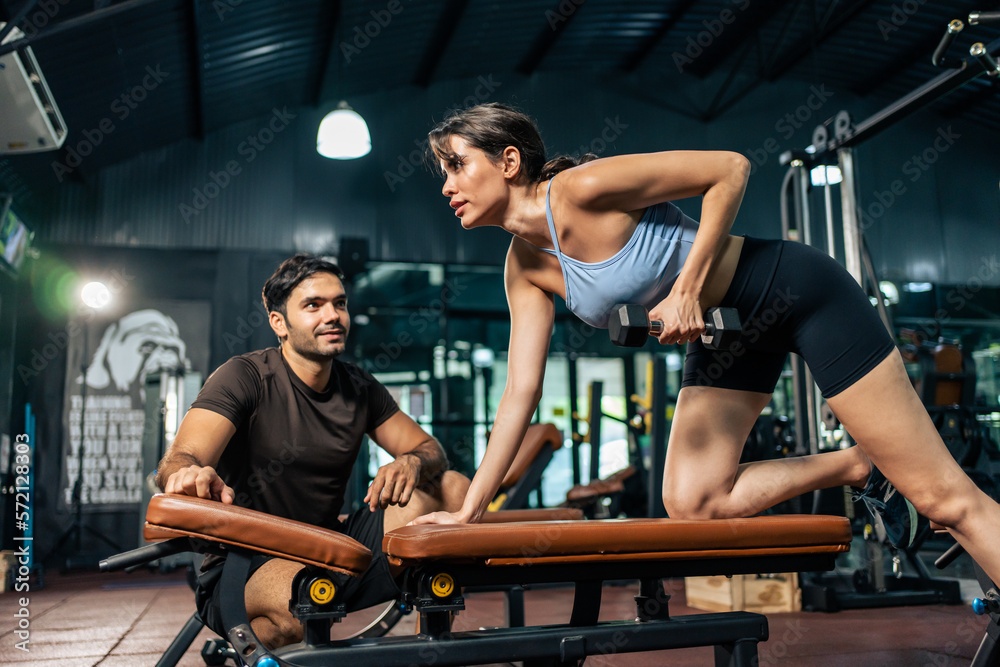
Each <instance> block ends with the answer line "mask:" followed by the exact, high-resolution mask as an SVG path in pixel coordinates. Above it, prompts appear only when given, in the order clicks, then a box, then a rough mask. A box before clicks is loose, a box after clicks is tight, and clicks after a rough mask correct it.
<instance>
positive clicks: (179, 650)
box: [156, 612, 205, 667]
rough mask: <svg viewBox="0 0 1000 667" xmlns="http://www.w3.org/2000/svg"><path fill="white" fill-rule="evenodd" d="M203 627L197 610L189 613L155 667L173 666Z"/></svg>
mask: <svg viewBox="0 0 1000 667" xmlns="http://www.w3.org/2000/svg"><path fill="white" fill-rule="evenodd" d="M203 627H205V624H204V623H202V621H201V617H200V616H198V612H195V613H193V614H191V618H189V619H188V620H187V623H185V624H184V627H183V628H182V629H181V631H180V632H178V633H177V636H176V637H174V641H172V642H170V646H169V647H167V650H166V651H164V652H163V655H162V656H161V657H160V660H159V662H157V663H156V667H175V666H176V665H177V663H178V662H180V660H181V658H182V657H183V656H184V653H185V651H187V650H188V647H190V646H191V642H193V641H194V638H195V637H197V636H198V633H199V632H201V629H202V628H203Z"/></svg>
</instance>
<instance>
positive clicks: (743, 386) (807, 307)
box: [681, 237, 896, 398]
mask: <svg viewBox="0 0 1000 667" xmlns="http://www.w3.org/2000/svg"><path fill="white" fill-rule="evenodd" d="M719 305H720V306H729V307H732V308H736V310H737V311H738V312H739V314H740V322H741V323H742V325H743V331H742V333H741V336H740V338H739V340H738V341H737V342H736V343H735V344H734V345H733V346H732V347H731V348H729V349H724V350H710V349H708V348H706V347H705V346H704V345H703V344H702V342H701V340H697V341H694V342H693V343H688V346H687V357H686V359H685V361H684V379H683V381H682V383H681V386H684V387H688V386H701V387H722V388H725V389H740V390H744V391H755V392H760V393H765V394H769V393H771V392H773V391H774V387H775V385H776V384H777V382H778V377H779V376H780V375H781V371H782V369H783V368H784V366H785V360H786V359H787V358H788V353H789V352H794V353H795V354H798V355H799V356H801V357H802V358H803V359H804V360H805V362H806V364H807V365H808V366H809V370H810V371H812V374H813V378H814V379H815V380H816V384H817V385H818V386H819V388H820V391H821V392H822V393H823V396H824V397H826V398H831V397H833V396H836V395H837V394H839V393H840V392H842V391H844V390H845V389H847V388H848V387H850V386H851V385H852V384H854V383H855V382H857V381H858V380H860V379H861V378H862V377H864V375H865V374H867V373H868V372H869V371H871V370H872V369H873V368H875V366H877V365H878V364H879V363H881V362H882V361H883V360H884V359H885V358H886V357H887V356H889V354H890V353H892V352H893V350H895V349H896V344H895V341H894V340H893V338H892V336H890V335H889V332H888V330H887V329H886V327H885V325H884V324H883V323H882V320H881V319H879V316H878V313H877V311H876V310H875V308H874V307H873V306H872V304H871V302H870V301H869V300H868V297H867V295H866V294H865V293H864V291H863V290H862V289H861V287H860V286H859V285H858V283H857V281H856V280H855V279H854V278H853V276H851V274H850V273H848V272H847V271H846V270H845V269H844V268H843V267H842V266H841V265H840V264H838V263H837V261H836V260H834V259H833V258H831V257H830V256H829V255H827V254H826V253H824V252H821V251H819V250H817V249H815V248H812V247H810V246H807V245H804V244H802V243H796V242H793V241H762V240H760V239H754V238H749V237H747V238H745V239H744V241H743V249H742V251H741V252H740V259H739V262H738V264H737V267H736V272H735V274H734V276H733V280H732V283H731V284H730V286H729V290H728V291H727V292H726V295H725V296H724V297H723V299H722V302H721V303H720V304H719Z"/></svg>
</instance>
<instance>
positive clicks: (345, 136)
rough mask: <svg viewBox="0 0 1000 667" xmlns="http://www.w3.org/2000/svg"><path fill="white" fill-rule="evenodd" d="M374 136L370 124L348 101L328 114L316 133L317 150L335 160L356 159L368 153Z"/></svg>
mask: <svg viewBox="0 0 1000 667" xmlns="http://www.w3.org/2000/svg"><path fill="white" fill-rule="evenodd" d="M371 150H372V138H371V134H369V133H368V124H367V123H365V119H364V118H362V117H361V116H360V115H359V114H358V113H357V112H356V111H354V110H353V109H352V108H351V107H350V106H349V105H348V104H347V102H341V103H340V104H338V105H337V108H336V109H335V110H333V111H331V112H330V113H328V114H327V115H326V117H325V118H323V120H322V122H320V124H319V131H318V132H317V133H316V152H317V153H319V154H320V155H322V156H323V157H328V158H331V159H333V160H354V159H356V158H359V157H363V156H365V155H368V153H370V152H371Z"/></svg>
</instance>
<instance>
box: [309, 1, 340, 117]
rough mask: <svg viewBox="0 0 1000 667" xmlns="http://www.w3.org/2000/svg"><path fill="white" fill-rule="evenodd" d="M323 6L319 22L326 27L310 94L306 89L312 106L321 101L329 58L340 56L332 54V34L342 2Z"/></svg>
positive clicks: (336, 24) (335, 28)
mask: <svg viewBox="0 0 1000 667" xmlns="http://www.w3.org/2000/svg"><path fill="white" fill-rule="evenodd" d="M323 6H324V8H326V12H325V13H321V19H320V23H321V24H322V25H324V26H326V28H325V32H324V33H323V34H322V37H321V38H320V45H319V56H320V57H319V62H318V63H317V64H316V78H315V79H313V81H312V87H311V89H310V90H311V91H312V94H311V95H309V93H308V91H307V97H310V98H311V100H312V105H313V106H314V107H318V106H319V105H320V103H322V102H323V84H324V83H325V82H326V74H327V72H328V71H329V69H330V60H331V59H333V58H334V57H336V58H340V56H339V55H337V56H334V54H333V49H334V46H335V45H334V42H335V41H336V40H335V39H334V36H335V35H336V34H337V26H338V25H339V24H340V10H341V7H342V6H343V3H342V2H340V0H333V1H332V2H325V3H323Z"/></svg>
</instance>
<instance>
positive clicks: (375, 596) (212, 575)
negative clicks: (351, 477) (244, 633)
mask: <svg viewBox="0 0 1000 667" xmlns="http://www.w3.org/2000/svg"><path fill="white" fill-rule="evenodd" d="M384 519H385V510H382V509H378V510H376V511H374V512H372V511H371V510H369V509H368V506H367V505H365V506H364V507H362V508H361V509H359V510H358V511H357V512H355V513H354V514H351V515H350V516H348V517H347V520H346V521H345V522H344V523H343V524H342V527H341V529H340V530H339V532H342V533H343V534H345V535H347V536H348V537H350V538H352V539H354V540H357V541H358V542H360V543H361V544H363V545H365V546H366V547H368V549H369V550H370V551H371V552H372V562H371V565H369V567H368V569H367V570H365V573H364V574H362V575H361V576H360V577H356V578H355V577H348V578H347V581H346V582H345V584H344V586H343V589H342V590H343V592H344V593H345V595H346V597H345V598H344V601H345V604H346V605H347V610H348V611H353V610H356V609H365V608H367V607H371V606H372V605H375V604H378V603H379V602H386V601H388V600H393V599H396V598H398V597H399V593H400V591H399V586H398V585H397V584H396V581H395V579H393V577H392V574H390V571H389V562H388V561H387V560H386V557H385V554H384V553H382V536H383V533H384V532H385V531H384V529H383V521H384ZM272 558H276V556H269V555H266V554H255V555H254V556H253V557H252V558H251V560H250V573H249V575H248V578H249V577H250V576H253V573H254V572H256V571H257V569H258V568H260V566H261V565H263V564H264V563H266V562H267V561H269V560H271V559H272ZM212 560H213V561H215V562H213V563H211V564H208V563H206V564H207V565H209V567H208V568H207V569H203V570H202V572H201V573H200V574H199V575H198V587H197V589H196V590H195V604H196V605H197V608H198V613H199V615H200V616H201V618H202V620H203V621H204V622H205V625H207V626H208V627H210V628H211V629H212V630H214V631H215V632H217V633H219V635H221V636H223V637H225V636H226V632H225V627H224V625H223V623H222V611H221V606H220V591H219V589H220V586H219V585H218V584H219V580H220V579H221V578H222V565H223V561H222V560H217V559H212ZM275 594H276V595H280V596H283V597H284V598H286V599H287V598H288V597H290V596H291V589H289V590H287V591H276V592H275Z"/></svg>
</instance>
